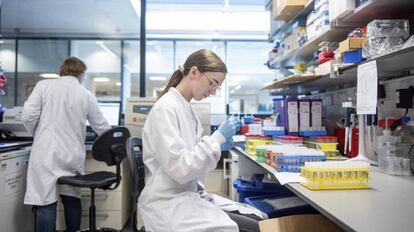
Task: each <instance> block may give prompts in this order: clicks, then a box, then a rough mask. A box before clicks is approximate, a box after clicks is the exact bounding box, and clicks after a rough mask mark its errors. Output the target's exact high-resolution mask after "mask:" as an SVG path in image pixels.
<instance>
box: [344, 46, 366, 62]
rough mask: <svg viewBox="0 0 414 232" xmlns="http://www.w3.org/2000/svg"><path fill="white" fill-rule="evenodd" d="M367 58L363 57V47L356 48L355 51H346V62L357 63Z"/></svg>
mask: <svg viewBox="0 0 414 232" xmlns="http://www.w3.org/2000/svg"><path fill="white" fill-rule="evenodd" d="M364 60H365V59H364V58H363V57H362V49H361V48H359V49H355V50H353V51H348V52H344V64H357V63H361V62H362V61H364Z"/></svg>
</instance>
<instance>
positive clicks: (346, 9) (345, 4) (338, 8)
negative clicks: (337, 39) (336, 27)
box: [329, 0, 355, 21]
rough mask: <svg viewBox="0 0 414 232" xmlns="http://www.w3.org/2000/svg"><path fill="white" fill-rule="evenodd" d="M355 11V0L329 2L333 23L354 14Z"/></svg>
mask: <svg viewBox="0 0 414 232" xmlns="http://www.w3.org/2000/svg"><path fill="white" fill-rule="evenodd" d="M354 9H355V0H341V1H337V0H329V20H330V21H333V20H335V19H337V18H341V17H343V16H344V15H346V14H348V13H350V12H352V11H353V10H354Z"/></svg>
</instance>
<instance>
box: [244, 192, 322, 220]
mask: <svg viewBox="0 0 414 232" xmlns="http://www.w3.org/2000/svg"><path fill="white" fill-rule="evenodd" d="M244 203H246V204H249V205H251V206H253V207H255V208H257V209H259V210H260V211H262V212H263V213H266V214H267V216H268V218H277V217H283V216H289V215H297V214H313V213H318V212H317V211H316V210H315V209H314V208H312V206H310V205H308V204H307V203H306V202H304V201H303V200H302V199H301V198H299V197H297V196H292V195H288V194H286V195H280V194H278V195H267V196H259V197H247V198H246V199H245V200H244Z"/></svg>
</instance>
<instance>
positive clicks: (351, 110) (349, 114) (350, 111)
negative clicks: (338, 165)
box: [342, 102, 355, 155]
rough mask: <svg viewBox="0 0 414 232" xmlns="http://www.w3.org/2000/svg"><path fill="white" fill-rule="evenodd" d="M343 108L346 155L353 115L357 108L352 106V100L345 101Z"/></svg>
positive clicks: (345, 153)
mask: <svg viewBox="0 0 414 232" xmlns="http://www.w3.org/2000/svg"><path fill="white" fill-rule="evenodd" d="M342 108H345V123H344V126H345V137H344V138H345V143H344V155H347V154H348V151H349V150H348V147H349V146H348V142H349V143H350V142H351V140H349V138H350V128H351V117H352V116H353V115H354V114H355V108H354V107H353V106H352V102H343V103H342Z"/></svg>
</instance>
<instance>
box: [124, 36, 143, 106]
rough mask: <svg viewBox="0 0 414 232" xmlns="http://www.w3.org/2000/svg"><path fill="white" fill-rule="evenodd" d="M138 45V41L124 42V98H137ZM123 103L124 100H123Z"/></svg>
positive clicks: (138, 85)
mask: <svg viewBox="0 0 414 232" xmlns="http://www.w3.org/2000/svg"><path fill="white" fill-rule="evenodd" d="M139 56H140V44H139V41H124V66H123V67H122V68H123V72H124V76H123V78H124V86H123V89H124V96H125V98H127V97H130V96H135V97H138V96H139V88H140V79H139V78H140V57H139ZM124 102H125V99H124Z"/></svg>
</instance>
